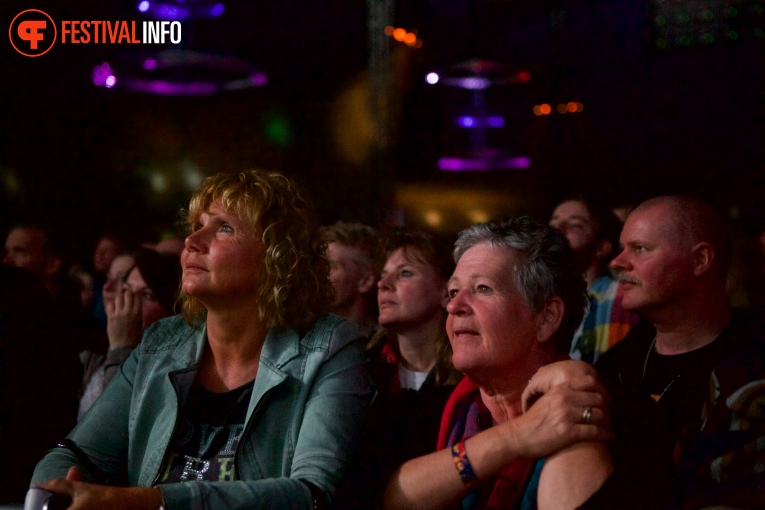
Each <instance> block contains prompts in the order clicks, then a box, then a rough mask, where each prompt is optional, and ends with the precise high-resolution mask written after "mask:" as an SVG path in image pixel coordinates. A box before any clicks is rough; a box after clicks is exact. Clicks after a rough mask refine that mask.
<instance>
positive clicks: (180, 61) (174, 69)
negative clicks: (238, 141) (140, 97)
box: [93, 50, 268, 96]
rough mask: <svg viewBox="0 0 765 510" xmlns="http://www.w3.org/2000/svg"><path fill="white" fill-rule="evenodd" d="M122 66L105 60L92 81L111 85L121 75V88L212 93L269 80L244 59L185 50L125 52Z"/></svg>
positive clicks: (163, 92)
mask: <svg viewBox="0 0 765 510" xmlns="http://www.w3.org/2000/svg"><path fill="white" fill-rule="evenodd" d="M119 69H120V72H119V73H115V72H114V71H113V70H112V68H111V67H110V65H109V64H108V63H106V62H104V63H103V64H101V65H99V66H96V67H95V68H94V69H93V83H95V84H96V85H98V86H100V87H107V88H112V87H113V86H114V85H115V84H116V83H117V77H118V76H119V81H120V87H119V88H120V89H128V90H135V91H138V92H147V93H151V94H160V95H178V96H197V95H211V94H217V93H219V92H226V91H231V90H241V89H246V88H252V87H262V86H264V85H265V84H266V83H268V79H267V78H266V75H264V74H263V73H261V72H259V71H257V70H256V69H255V68H254V66H253V65H252V64H251V63H250V62H249V61H247V60H245V59H242V58H239V57H234V56H225V55H214V54H208V53H201V52H194V51H184V50H167V51H162V52H159V53H156V54H153V55H151V56H149V57H146V56H144V57H136V56H132V55H131V56H124V57H123V58H122V59H121V60H120V65H119ZM110 76H111V78H112V79H111V80H109V82H108V83H107V78H109V77H110Z"/></svg>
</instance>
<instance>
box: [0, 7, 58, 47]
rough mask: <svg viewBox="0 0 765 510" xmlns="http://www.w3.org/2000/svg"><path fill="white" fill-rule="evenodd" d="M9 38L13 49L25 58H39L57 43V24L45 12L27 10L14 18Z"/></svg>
mask: <svg viewBox="0 0 765 510" xmlns="http://www.w3.org/2000/svg"><path fill="white" fill-rule="evenodd" d="M8 37H9V38H10V39H11V44H12V45H13V48H14V49H15V50H16V51H18V52H19V53H21V54H22V55H24V56H25V57H39V56H40V55H45V54H46V53H48V51H49V50H50V49H51V48H52V47H53V45H54V44H55V43H56V23H54V22H53V18H51V17H50V16H48V15H47V14H46V13H44V12H43V11H40V10H37V9H27V10H26V11H22V12H20V13H19V14H17V15H16V17H15V18H13V21H11V27H10V29H9V30H8Z"/></svg>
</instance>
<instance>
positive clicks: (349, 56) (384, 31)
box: [0, 0, 765, 260]
mask: <svg viewBox="0 0 765 510" xmlns="http://www.w3.org/2000/svg"><path fill="white" fill-rule="evenodd" d="M163 2H164V3H163ZM163 2H153V3H149V2H146V1H144V2H139V1H121V0H115V1H111V2H103V1H96V0H62V1H56V2H46V1H38V2H32V1H31V0H29V1H28V0H23V1H13V2H3V3H2V4H0V24H1V25H2V27H3V31H2V33H4V34H6V33H8V32H7V31H8V27H9V25H10V22H11V20H12V19H13V17H14V16H15V15H16V14H18V13H19V12H20V11H22V10H24V9H30V8H37V9H42V10H44V11H45V12H47V13H48V14H50V15H51V17H53V18H54V19H55V20H57V21H58V20H64V19H69V20H112V21H114V20H136V21H139V22H141V21H144V20H156V19H165V20H179V21H180V22H181V23H182V42H181V44H179V45H172V44H165V45H124V44H123V45H112V44H79V45H75V44H56V45H55V46H54V47H53V49H51V51H50V52H48V53H47V54H45V55H43V56H41V57H37V58H28V57H24V56H21V55H20V54H18V53H17V52H16V51H15V50H13V48H12V47H11V45H10V44H9V43H8V40H7V39H6V42H5V43H2V44H0V231H2V232H3V233H4V232H5V231H7V229H8V228H9V227H10V226H11V225H13V223H14V222H16V221H18V220H20V219H22V218H29V217H33V218H35V219H38V218H42V219H45V220H47V221H51V222H54V223H55V225H56V226H57V228H58V229H59V231H60V233H62V234H63V235H64V236H66V237H67V238H68V239H71V241H72V242H71V243H70V250H72V251H73V255H74V256H75V257H78V256H81V257H82V259H83V260H88V257H89V254H90V253H92V249H93V245H94V243H95V241H96V240H97V238H98V237H99V236H100V235H101V233H103V232H106V231H110V232H119V233H120V234H122V235H128V236H131V237H133V238H135V239H138V240H144V239H153V240H155V239H159V238H161V237H162V236H165V235H170V234H171V233H173V231H174V224H175V222H176V221H177V219H178V210H179V209H180V208H181V207H183V206H184V205H185V203H186V201H187V199H188V197H189V195H190V193H191V191H192V190H193V189H194V187H195V186H196V185H197V184H198V183H199V182H200V180H201V179H202V178H203V177H204V176H206V175H210V174H213V173H217V172H219V171H236V170H241V169H246V168H260V169H272V170H278V171H280V172H283V173H285V174H288V175H290V176H292V177H293V178H295V179H296V180H298V181H299V182H300V183H301V184H302V185H303V187H304V188H305V189H306V190H307V191H308V194H309V195H310V196H311V197H312V198H313V200H314V202H315V203H316V205H317V207H318V209H319V211H320V213H321V214H322V217H323V220H324V222H325V223H332V222H334V221H336V220H340V219H342V220H346V221H353V220H355V221H362V222H365V223H368V224H370V225H373V226H376V227H381V228H383V229H385V228H390V227H396V226H407V227H411V228H428V229H430V230H434V231H436V232H439V233H442V234H443V235H445V236H448V235H453V234H454V233H456V232H458V231H459V230H460V229H462V228H464V227H465V226H467V225H469V224H471V223H473V222H475V221H485V220H488V219H490V218H494V217H499V216H504V215H508V214H516V213H521V212H522V213H531V214H538V215H541V216H543V217H547V216H548V215H549V213H550V211H551V209H552V207H553V206H554V205H555V204H556V203H557V201H559V200H560V199H561V198H563V197H565V196H569V195H571V194H572V193H576V192H586V193H589V194H591V195H594V196H596V197H602V199H603V200H604V201H605V202H607V203H608V204H610V205H612V206H620V205H629V204H636V203H637V202H639V201H641V200H642V199H644V198H647V197H649V196H652V195H655V194H658V193H666V192H678V191H682V192H694V193H699V194H701V195H703V196H705V197H706V198H708V199H710V200H712V201H713V202H715V203H716V204H717V205H719V206H720V207H722V208H724V210H726V211H727V212H728V214H729V216H730V217H731V219H733V220H734V221H735V222H736V223H737V224H738V225H739V226H740V227H741V229H742V230H743V231H746V232H751V233H753V234H754V233H757V232H759V231H760V230H762V229H763V225H764V224H765V208H764V207H763V204H765V187H763V161H764V158H763V140H764V139H765V138H764V136H763V135H765V101H764V100H763V99H765V66H764V65H763V63H764V62H763V49H764V42H765V36H764V35H763V30H764V29H765V14H764V13H763V8H764V6H765V1H762V0H758V1H756V0H742V1H734V0H729V1H722V0H720V1H713V0H685V1H677V0H651V1H637V0H633V1H627V0H563V1H548V0H512V1H510V0H472V1H470V0H398V1H393V0H381V1H375V0H367V1H366V2H364V1H362V0H333V1H312V2H298V1H296V0H278V1H277V0H253V1H247V2H244V1H233V0H216V1H205V0H185V1H180V0H163ZM4 37H5V36H4Z"/></svg>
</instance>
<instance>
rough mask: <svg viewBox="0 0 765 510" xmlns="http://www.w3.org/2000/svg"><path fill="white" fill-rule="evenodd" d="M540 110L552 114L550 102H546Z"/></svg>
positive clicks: (544, 113) (545, 113)
mask: <svg viewBox="0 0 765 510" xmlns="http://www.w3.org/2000/svg"><path fill="white" fill-rule="evenodd" d="M539 111H540V112H542V115H550V113H551V112H552V107H550V105H549V104H547V103H545V104H543V105H541V106H540V107H539Z"/></svg>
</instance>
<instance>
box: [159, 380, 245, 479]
mask: <svg viewBox="0 0 765 510" xmlns="http://www.w3.org/2000/svg"><path fill="white" fill-rule="evenodd" d="M252 386H253V381H250V382H249V383H247V384H245V385H243V386H240V387H239V388H236V389H234V390H231V391H228V392H226V393H213V392H210V391H208V390H206V389H205V388H204V387H203V386H202V385H201V384H199V383H198V382H196V381H194V384H193V385H192V388H191V391H190V393H189V396H188V398H187V399H186V402H185V403H184V405H183V407H182V408H181V412H180V414H179V416H178V423H177V424H176V427H175V431H174V432H173V437H172V439H171V441H170V446H169V448H168V453H167V455H166V456H165V461H164V463H163V469H162V474H161V475H160V477H159V483H174V482H187V481H202V480H205V481H212V482H224V481H231V480H236V478H237V476H236V470H235V463H234V454H235V452H236V448H237V445H238V444H239V440H240V439H241V437H242V434H243V433H244V427H245V419H246V417H247V407H248V405H249V402H250V396H251V395H252Z"/></svg>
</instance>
